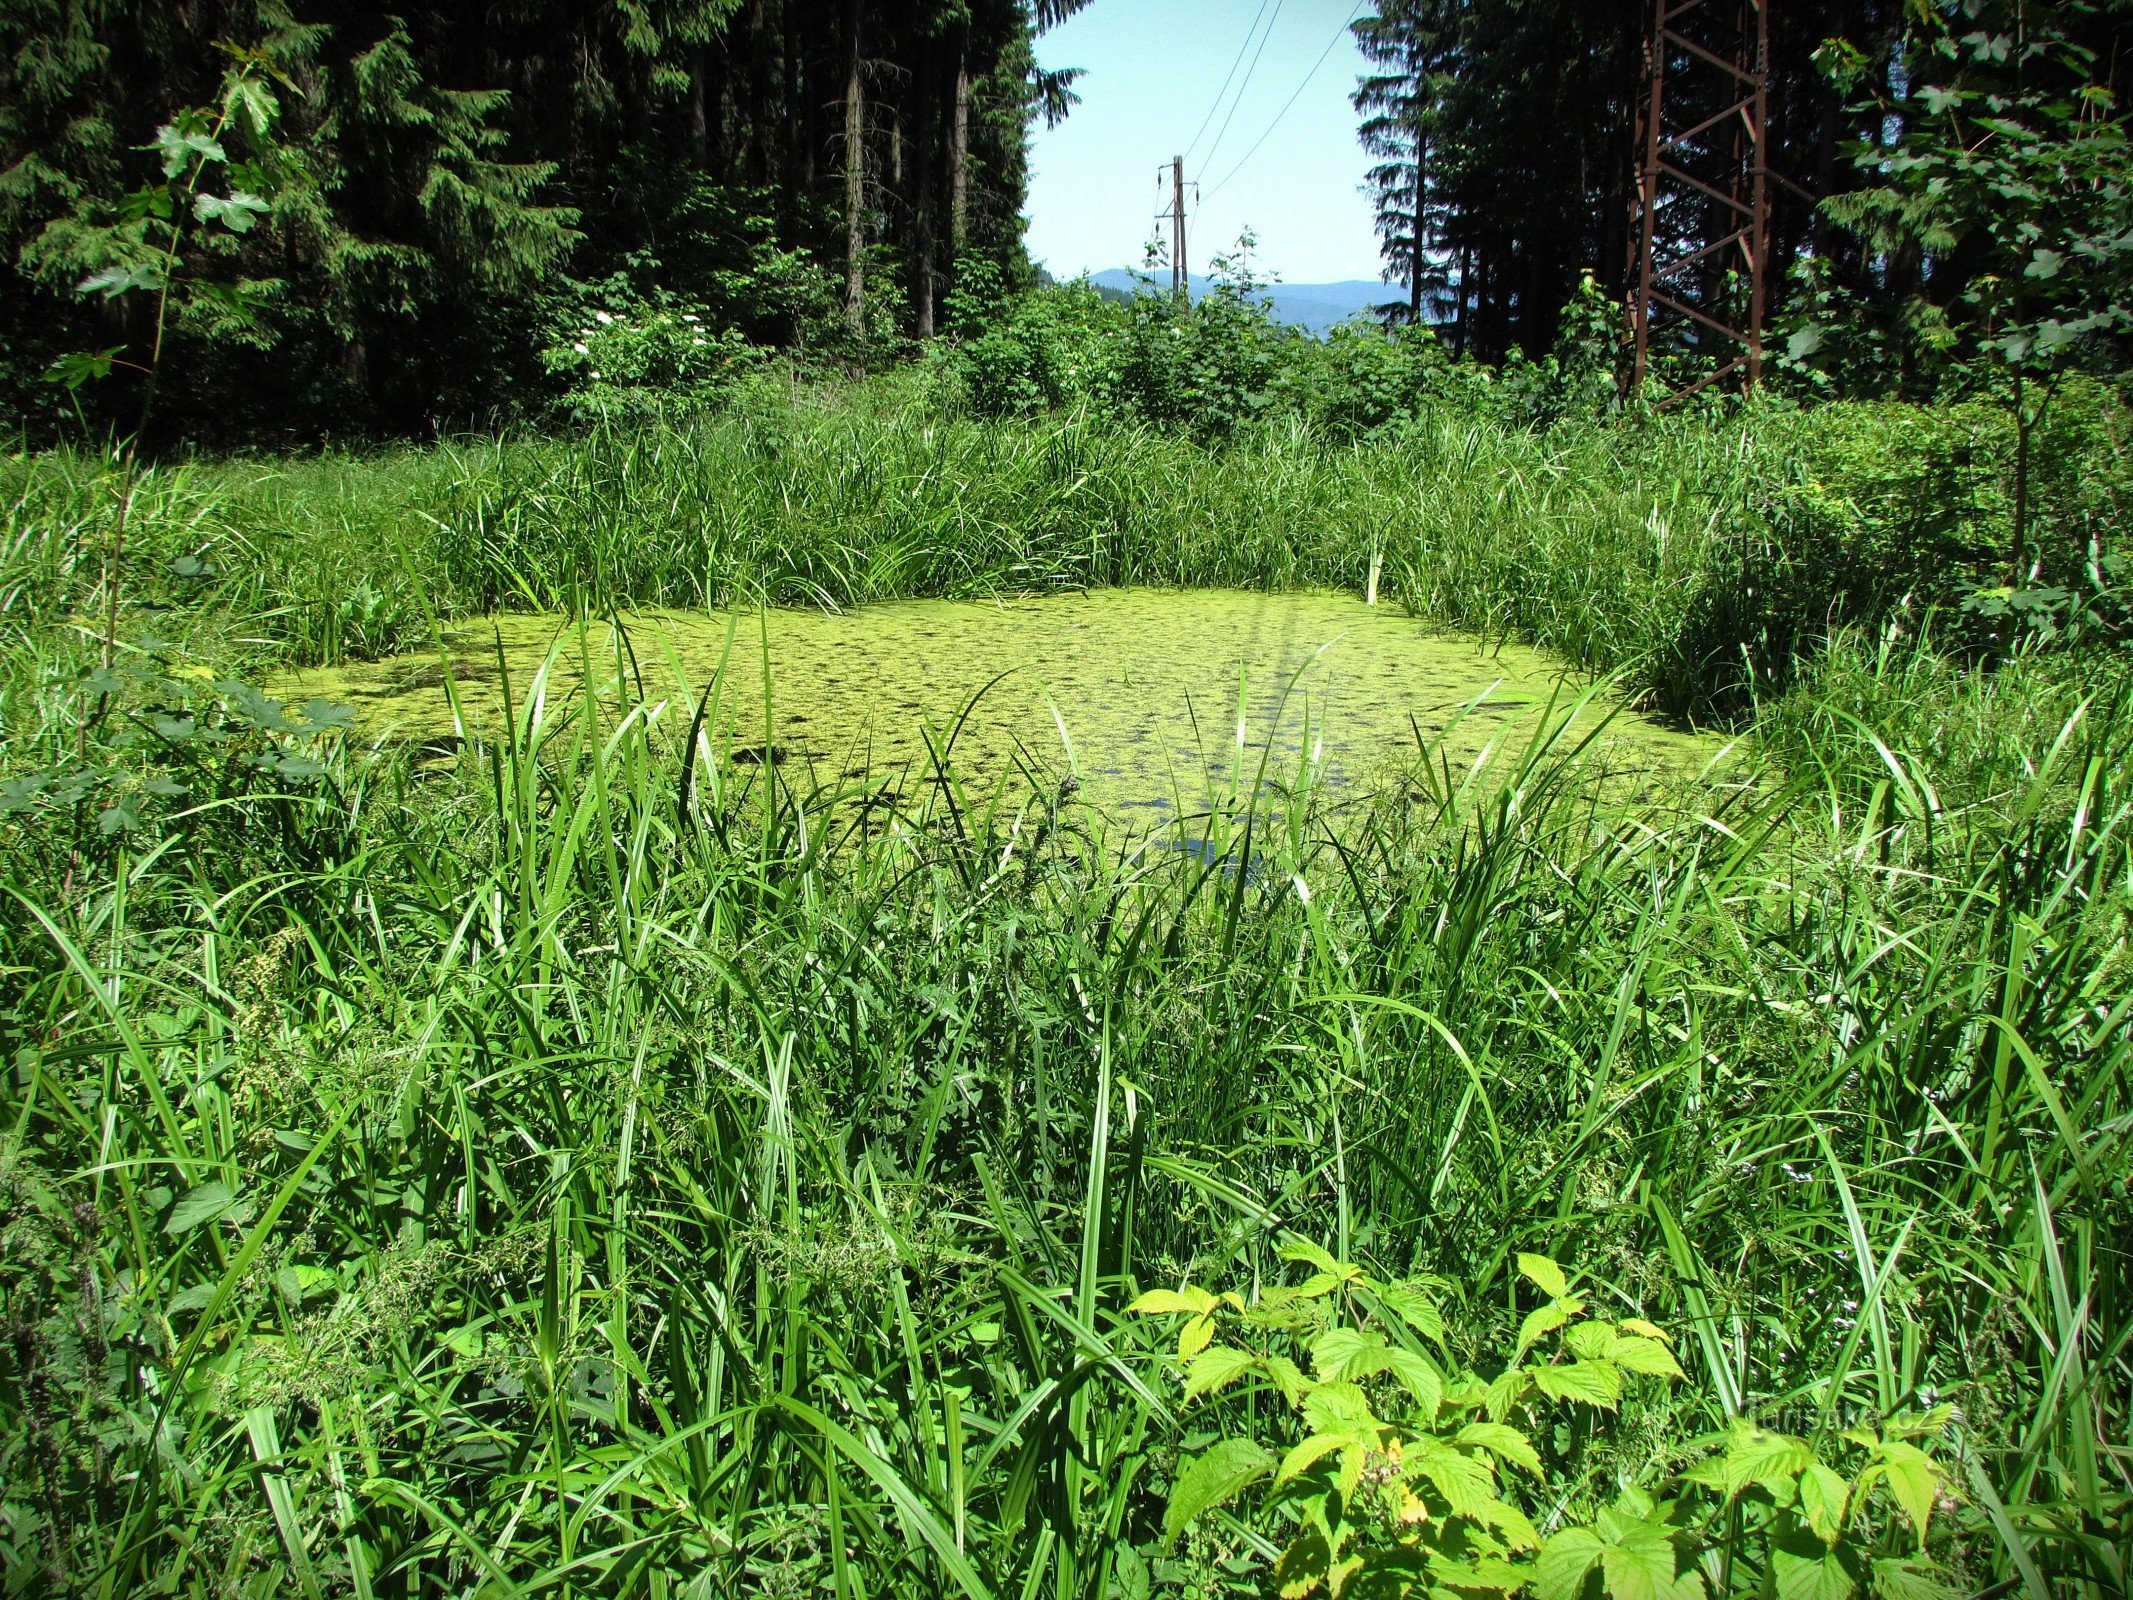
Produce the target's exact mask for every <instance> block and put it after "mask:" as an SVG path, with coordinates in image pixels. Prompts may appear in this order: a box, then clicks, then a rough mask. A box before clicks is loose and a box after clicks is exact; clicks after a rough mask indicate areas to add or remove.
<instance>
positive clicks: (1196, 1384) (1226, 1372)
mask: <svg viewBox="0 0 2133 1600" xmlns="http://www.w3.org/2000/svg"><path fill="white" fill-rule="evenodd" d="M1257 1360H1258V1357H1256V1356H1254V1355H1253V1354H1252V1353H1251V1352H1250V1351H1249V1350H1239V1349H1237V1348H1235V1347H1234V1346H1232V1345H1226V1344H1217V1345H1210V1346H1209V1347H1208V1348H1207V1349H1205V1350H1202V1351H1201V1352H1200V1353H1199V1354H1198V1355H1196V1356H1194V1357H1193V1358H1192V1362H1191V1364H1190V1365H1189V1366H1188V1367H1187V1368H1186V1369H1185V1398H1186V1399H1188V1400H1191V1399H1194V1398H1196V1397H1197V1396H1200V1395H1203V1394H1212V1393H1213V1392H1214V1391H1215V1390H1217V1389H1220V1388H1223V1387H1225V1386H1226V1385H1228V1384H1231V1383H1234V1382H1236V1381H1237V1379H1238V1378H1240V1377H1242V1376H1243V1375H1244V1374H1245V1373H1247V1372H1249V1371H1250V1370H1251V1368H1252V1365H1253V1363H1254V1362H1255V1361H1257Z"/></svg>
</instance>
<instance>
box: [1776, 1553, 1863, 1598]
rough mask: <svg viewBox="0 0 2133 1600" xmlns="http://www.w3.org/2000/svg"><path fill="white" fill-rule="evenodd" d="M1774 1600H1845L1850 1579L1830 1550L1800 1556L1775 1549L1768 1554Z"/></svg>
mask: <svg viewBox="0 0 2133 1600" xmlns="http://www.w3.org/2000/svg"><path fill="white" fill-rule="evenodd" d="M1770 1565H1771V1570H1772V1571H1773V1572H1775V1573H1776V1575H1777V1592H1778V1600H1848V1597H1849V1595H1850V1594H1851V1592H1852V1589H1853V1587H1854V1583H1853V1579H1852V1575H1851V1573H1850V1571H1849V1570H1847V1569H1846V1567H1845V1565H1844V1562H1843V1560H1842V1559H1841V1558H1840V1557H1839V1556H1838V1555H1837V1553H1836V1552H1835V1551H1833V1550H1813V1551H1811V1552H1802V1551H1795V1550H1788V1549H1784V1548H1782V1547H1781V1548H1779V1549H1777V1550H1775V1551H1773V1552H1772V1553H1771V1557H1770Z"/></svg>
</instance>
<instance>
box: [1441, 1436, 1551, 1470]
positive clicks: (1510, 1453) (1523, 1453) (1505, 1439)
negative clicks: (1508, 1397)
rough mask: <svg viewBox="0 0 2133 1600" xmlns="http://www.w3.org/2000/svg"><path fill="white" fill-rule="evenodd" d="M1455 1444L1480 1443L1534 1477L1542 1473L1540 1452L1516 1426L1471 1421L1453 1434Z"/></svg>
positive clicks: (1485, 1448)
mask: <svg viewBox="0 0 2133 1600" xmlns="http://www.w3.org/2000/svg"><path fill="white" fill-rule="evenodd" d="M1452 1442H1453V1443H1454V1444H1470V1445H1478V1446H1480V1448H1482V1449H1484V1450H1486V1451H1488V1452H1489V1453H1490V1454H1491V1455H1494V1456H1499V1457H1501V1458H1502V1459H1503V1460H1505V1461H1508V1462H1510V1463H1511V1464H1512V1465H1513V1466H1517V1467H1523V1468H1525V1470H1526V1471H1528V1472H1530V1473H1532V1474H1533V1476H1534V1477H1536V1478H1537V1477H1539V1476H1540V1475H1541V1458H1540V1452H1539V1451H1537V1450H1535V1449H1534V1448H1533V1446H1532V1444H1531V1442H1530V1441H1528V1440H1527V1438H1526V1436H1525V1435H1524V1434H1522V1433H1520V1432H1519V1431H1518V1430H1517V1429H1516V1428H1513V1427H1510V1426H1508V1425H1506V1424H1504V1423H1501V1422H1470V1423H1468V1424H1467V1425H1466V1426H1465V1427H1463V1428H1461V1429H1460V1430H1459V1432H1458V1433H1457V1434H1455V1435H1454V1436H1453V1440H1452Z"/></svg>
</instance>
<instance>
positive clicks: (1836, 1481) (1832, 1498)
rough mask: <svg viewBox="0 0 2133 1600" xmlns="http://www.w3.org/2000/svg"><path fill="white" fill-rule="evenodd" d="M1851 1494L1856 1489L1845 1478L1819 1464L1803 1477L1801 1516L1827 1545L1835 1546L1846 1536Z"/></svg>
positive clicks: (1817, 1462)
mask: <svg viewBox="0 0 2133 1600" xmlns="http://www.w3.org/2000/svg"><path fill="white" fill-rule="evenodd" d="M1851 1492H1852V1486H1851V1485H1850V1484H1849V1483H1846V1482H1845V1481H1844V1478H1843V1476H1842V1475H1841V1474H1839V1473H1837V1472H1836V1471H1834V1470H1832V1469H1831V1468H1829V1467H1825V1466H1823V1465H1822V1463H1821V1462H1819V1461H1816V1462H1812V1463H1810V1464H1809V1466H1808V1468H1807V1470H1806V1471H1805V1472H1803V1473H1801V1474H1800V1513H1801V1515H1803V1516H1805V1517H1806V1518H1807V1525H1808V1526H1809V1527H1810V1528H1812V1529H1814V1531H1815V1537H1816V1538H1818V1539H1820V1540H1821V1541H1822V1542H1823V1543H1824V1544H1835V1543H1836V1542H1837V1540H1838V1538H1839V1536H1840V1535H1842V1534H1843V1532H1844V1523H1845V1516H1844V1503H1845V1501H1846V1500H1847V1499H1849V1498H1850V1496H1851Z"/></svg>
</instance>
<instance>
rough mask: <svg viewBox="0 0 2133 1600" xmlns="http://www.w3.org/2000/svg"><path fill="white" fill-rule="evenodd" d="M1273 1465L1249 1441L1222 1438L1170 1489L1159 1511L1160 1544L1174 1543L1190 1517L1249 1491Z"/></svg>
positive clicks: (1268, 1455) (1261, 1448) (1253, 1443)
mask: <svg viewBox="0 0 2133 1600" xmlns="http://www.w3.org/2000/svg"><path fill="white" fill-rule="evenodd" d="M1273 1465H1274V1458H1273V1456H1272V1455H1271V1454H1269V1453H1268V1452H1267V1450H1266V1449H1265V1448H1264V1447H1263V1446H1261V1445H1260V1444H1258V1443H1257V1442H1256V1441H1254V1440H1251V1439H1224V1440H1223V1441H1222V1442H1221V1443H1220V1444H1218V1445H1215V1446H1214V1447H1213V1448H1212V1449H1210V1450H1208V1451H1206V1452H1205V1453H1204V1454H1202V1455H1200V1456H1197V1457H1195V1458H1194V1460H1193V1463H1192V1465H1191V1466H1189V1467H1187V1468H1186V1469H1185V1470H1184V1471H1183V1472H1181V1473H1179V1474H1178V1481H1177V1483H1176V1484H1175V1485H1173V1486H1172V1488H1171V1491H1170V1504H1169V1506H1168V1507H1167V1508H1166V1509H1165V1511H1164V1512H1163V1542H1164V1543H1165V1544H1169V1545H1174V1544H1176V1543H1177V1540H1178V1535H1179V1534H1181V1533H1183V1532H1184V1531H1185V1526H1186V1524H1187V1523H1189V1522H1191V1521H1192V1519H1193V1518H1194V1517H1197V1516H1199V1515H1200V1514H1201V1513H1202V1512H1204V1511H1209V1510H1212V1509H1213V1508H1214V1507H1216V1506H1218V1505H1221V1504H1222V1503H1223V1502H1225V1501H1227V1500H1229V1499H1231V1498H1232V1497H1234V1496H1235V1495H1237V1494H1238V1493H1239V1492H1241V1491H1242V1490H1244V1489H1247V1488H1249V1487H1250V1486H1251V1485H1252V1484H1254V1483H1256V1482H1258V1481H1259V1480H1260V1479H1261V1478H1263V1477H1265V1476H1266V1474H1267V1472H1268V1471H1269V1469H1271V1468H1272V1467H1273Z"/></svg>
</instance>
